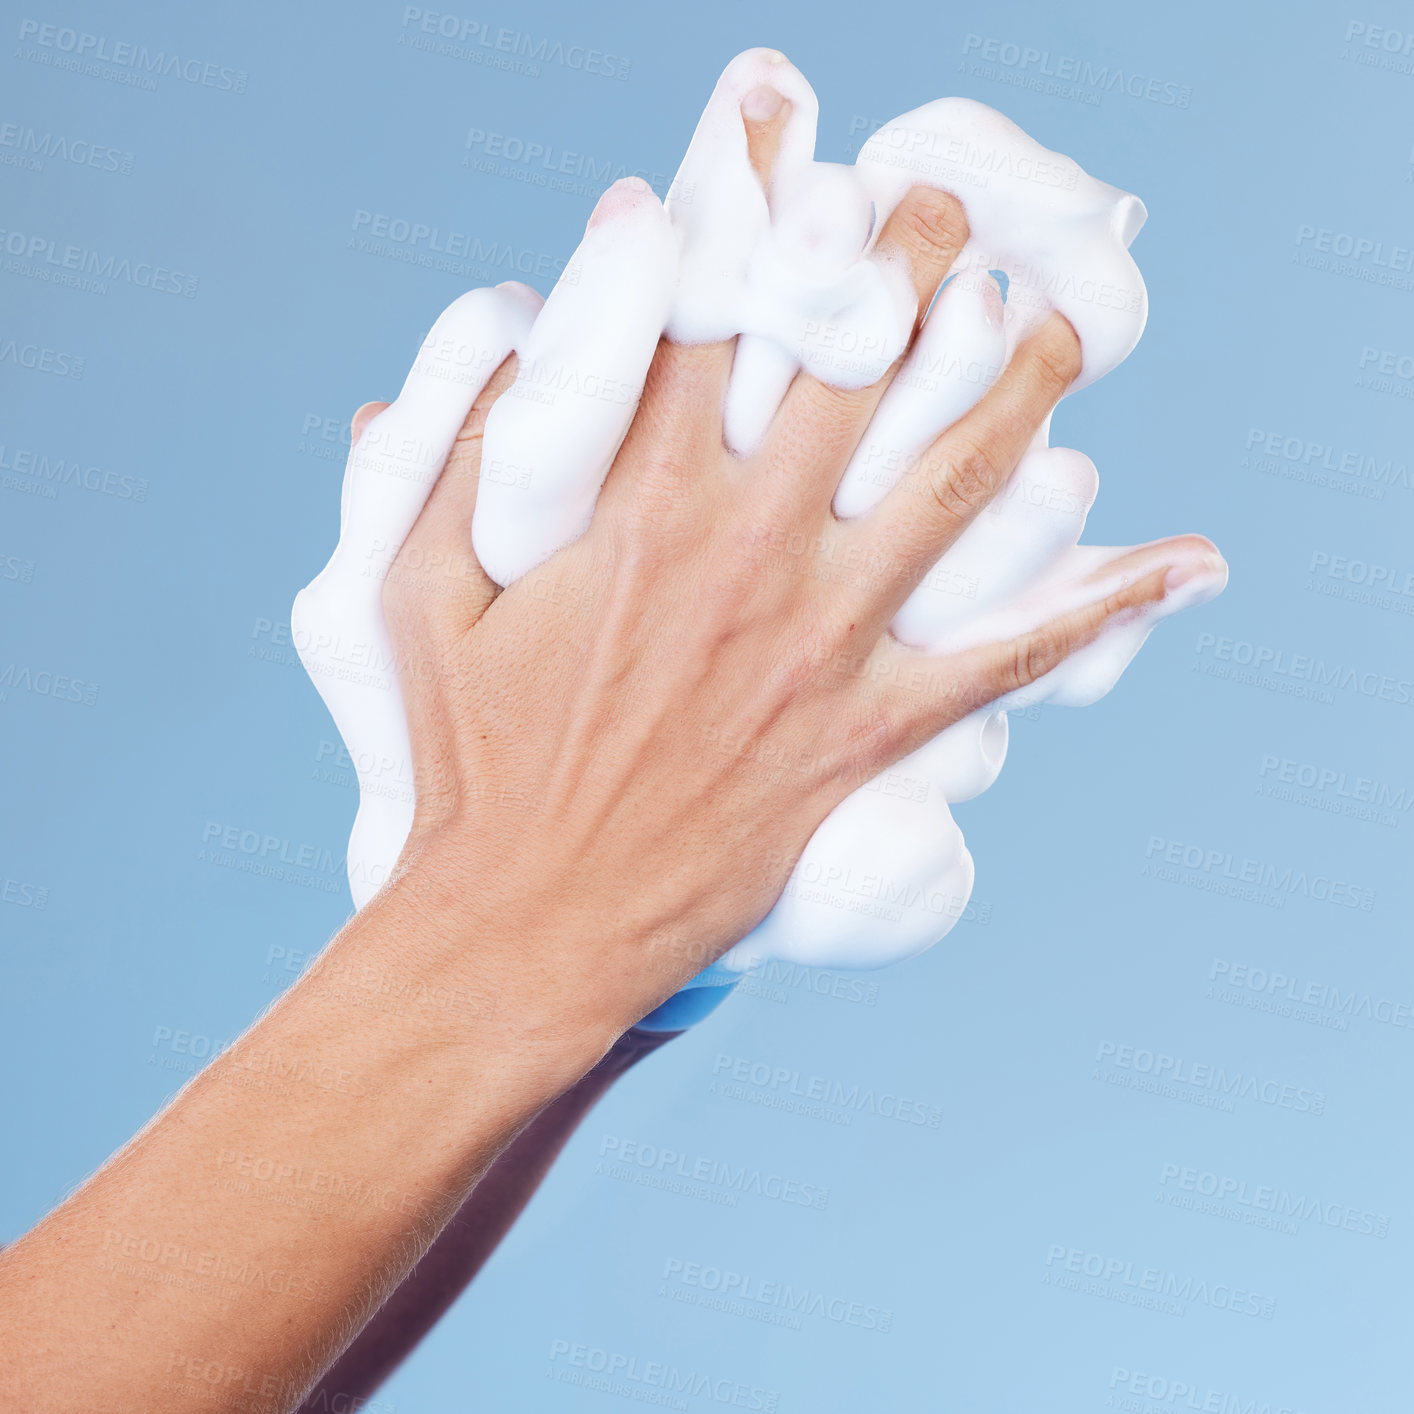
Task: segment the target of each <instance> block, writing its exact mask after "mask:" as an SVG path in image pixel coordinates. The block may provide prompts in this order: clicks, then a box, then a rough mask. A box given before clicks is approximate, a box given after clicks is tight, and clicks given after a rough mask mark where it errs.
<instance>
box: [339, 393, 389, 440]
mask: <svg viewBox="0 0 1414 1414" xmlns="http://www.w3.org/2000/svg"><path fill="white" fill-rule="evenodd" d="M388 407H392V404H391V403H364V405H363V406H362V407H361V408H359V410H358V411H357V412H356V413H354V415H353V417H352V418H350V419H349V444H350V445H351V446H352V445H354V444H356V443H357V442H358V439H359V438H360V437H362V436H363V430H364V428H365V427H367V426H368V424H369V423H370V422H372V421H373V419H374V418H375V417H377V416H378V414H379V413H380V412H382V411H383V409H384V408H388Z"/></svg>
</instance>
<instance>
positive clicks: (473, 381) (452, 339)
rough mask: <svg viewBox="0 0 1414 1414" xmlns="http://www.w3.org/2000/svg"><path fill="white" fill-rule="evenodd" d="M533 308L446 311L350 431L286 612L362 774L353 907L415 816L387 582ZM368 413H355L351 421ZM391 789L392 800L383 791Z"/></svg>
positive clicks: (513, 294) (462, 303)
mask: <svg viewBox="0 0 1414 1414" xmlns="http://www.w3.org/2000/svg"><path fill="white" fill-rule="evenodd" d="M538 302H539V297H538V296H537V295H535V294H534V292H533V291H531V290H528V289H527V288H526V287H525V286H519V285H506V286H502V287H500V288H498V289H494V290H493V289H484V290H473V291H471V292H470V293H468V294H465V295H463V296H461V298H460V299H458V300H456V301H454V302H453V304H451V305H450V306H449V307H448V308H447V309H446V310H444V311H443V313H442V315H441V316H440V317H439V318H438V320H437V322H436V324H434V325H433V327H432V330H431V332H430V333H429V334H428V336H427V338H426V339H424V340H423V343H422V346H421V348H420V349H419V351H418V356H417V359H416V361H415V363H414V364H413V367H412V369H411V371H410V372H409V373H408V377H407V380H406V382H405V383H404V384H403V388H402V391H401V392H400V393H399V394H398V398H397V401H396V402H395V403H393V404H392V405H391V406H388V407H384V408H383V409H382V410H381V411H379V412H377V413H376V414H373V415H372V416H370V417H367V418H366V419H364V420H363V421H362V422H361V425H360V426H359V427H358V429H357V435H356V437H355V439H354V442H353V446H352V448H351V450H350V453H349V460H348V466H347V469H346V470H345V473H344V481H343V488H342V491H341V493H340V512H339V542H338V544H337V545H336V546H335V549H334V553H333V555H332V556H331V557H330V559H329V563H328V564H327V565H326V566H325V567H324V569H323V570H321V571H320V573H319V574H318V575H317V576H316V577H315V579H314V580H313V581H312V582H311V583H310V584H309V585H307V586H306V587H305V588H304V589H302V590H301V591H300V593H299V595H298V597H297V598H296V600H295V604H294V608H293V610H292V613H291V632H292V636H293V637H294V640H295V644H296V647H297V648H298V650H299V654H300V659H301V661H302V662H303V663H304V666H305V668H306V670H307V671H308V672H309V674H310V677H311V678H312V679H313V681H314V683H315V686H316V687H317V688H318V690H319V694H320V696H321V697H322V698H323V699H324V702H325V704H326V705H327V706H328V708H329V712H330V715H331V716H332V717H333V719H334V724H335V726H337V728H338V730H339V734H340V735H341V736H342V737H343V739H344V743H345V745H346V746H347V747H348V750H349V755H350V757H351V758H352V760H353V761H354V763H355V767H356V769H357V771H358V777H359V789H360V803H359V812H358V818H357V821H356V823H355V827H354V835H353V837H352V838H351V840H350V843H349V885H350V888H351V890H352V892H353V897H354V903H355V906H357V907H362V906H363V904H364V903H366V902H367V900H368V898H369V897H371V895H372V893H373V892H374V890H375V889H376V888H377V887H378V886H379V885H381V883H382V882H383V881H384V880H385V879H386V878H387V875H388V871H389V869H391V867H392V864H393V862H394V860H395V859H396V858H397V856H398V852H399V851H400V850H401V848H402V845H403V841H404V840H405V839H406V838H407V833H408V829H409V827H410V825H411V822H412V814H413V800H412V794H411V792H410V791H406V790H404V789H403V788H402V783H403V782H405V781H406V780H408V779H409V778H410V776H411V771H412V767H411V760H412V751H411V746H410V743H409V738H408V729H407V721H406V718H405V715H404V710H403V700H402V698H403V694H402V692H401V690H400V682H399V676H398V671H397V668H398V663H397V655H396V653H395V650H394V647H393V643H392V639H391V637H390V634H389V631H388V624H387V619H386V615H385V613H384V608H383V604H382V597H381V596H382V591H383V588H384V584H383V581H384V578H385V576H386V574H387V571H388V568H389V566H390V565H391V564H392V562H393V560H394V557H395V556H396V554H397V552H398V550H399V549H400V548H401V546H402V543H403V540H404V538H405V537H406V535H407V532H408V530H409V529H410V528H411V527H412V524H413V522H414V521H415V520H416V519H417V516H418V513H419V512H420V511H421V509H422V506H423V503H424V502H425V500H426V498H427V495H428V492H429V491H430V490H431V487H432V483H433V481H434V480H435V478H436V476H437V474H438V473H439V471H440V470H441V467H442V464H443V463H444V461H445V460H446V458H447V456H448V454H449V452H450V451H451V449H452V446H453V444H454V442H455V440H456V435H457V432H458V429H460V427H461V426H462V424H463V423H464V422H465V420H466V414H467V411H468V409H469V408H470V406H471V404H472V402H473V401H474V400H475V398H476V395H477V394H478V393H479V392H480V391H481V388H482V387H483V385H484V384H485V383H486V381H487V379H489V378H490V376H491V375H492V373H494V371H495V370H496V367H497V366H498V365H499V364H500V363H501V362H502V361H503V360H504V359H505V358H506V356H507V354H508V353H509V352H510V351H511V349H512V348H514V347H515V345H516V344H517V343H518V342H519V341H520V340H521V339H522V338H523V337H524V335H525V332H526V330H527V329H528V327H529V325H530V321H531V319H532V318H533V314H534V305H536V304H538ZM369 412H370V408H369V407H364V408H361V409H360V410H359V416H362V415H363V414H366V413H369ZM387 763H391V766H390V767H389V770H388V773H387V775H380V773H381V772H383V771H384V767H385V764H387ZM390 780H392V781H394V782H396V783H398V787H399V788H398V790H397V792H396V793H393V794H390V793H389V789H388V787H389V782H390Z"/></svg>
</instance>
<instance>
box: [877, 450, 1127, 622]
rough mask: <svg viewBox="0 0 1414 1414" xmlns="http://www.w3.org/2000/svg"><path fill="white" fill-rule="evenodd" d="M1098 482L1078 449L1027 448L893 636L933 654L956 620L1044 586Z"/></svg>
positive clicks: (1073, 541) (1077, 530) (911, 601)
mask: <svg viewBox="0 0 1414 1414" xmlns="http://www.w3.org/2000/svg"><path fill="white" fill-rule="evenodd" d="M1099 481H1100V479H1099V475H1098V473H1097V472H1096V470H1095V464H1094V462H1092V461H1091V460H1090V458H1089V457H1087V456H1086V455H1085V454H1084V453H1083V452H1077V451H1074V450H1073V449H1071V448H1069V447H1044V446H1036V445H1034V444H1033V445H1032V446H1031V447H1028V448H1027V450H1026V453H1025V455H1024V456H1023V457H1022V458H1021V460H1020V462H1018V463H1017V467H1016V470H1015V471H1014V472H1012V474H1011V476H1010V477H1009V478H1008V479H1007V482H1006V484H1005V485H1004V486H1003V487H1002V489H1001V490H1000V491H999V492H998V493H997V495H996V496H995V497H994V498H993V500H992V502H991V504H990V505H989V506H988V507H987V509H986V510H985V511H984V512H983V513H982V514H981V515H979V516H978V517H977V518H976V519H975V520H974V521H973V522H972V523H971V525H969V526H968V527H967V529H966V530H964V531H963V532H962V534H961V535H960V536H958V538H957V540H956V542H955V543H954V544H953V545H952V546H951V547H950V548H949V549H948V551H947V553H946V554H945V555H943V557H942V558H941V559H940V560H939V561H938V562H937V563H936V564H935V565H934V566H933V567H932V568H931V569H930V570H929V571H928V573H927V574H926V575H925V576H924V577H923V580H922V582H921V583H920V584H919V585H918V587H917V588H916V589H915V590H914V591H913V593H912V594H910V595H909V596H908V598H907V599H906V600H905V601H904V603H903V604H902V606H901V607H900V608H899V611H898V613H896V614H895V615H894V616H893V619H892V620H891V621H890V623H889V628H890V631H891V632H892V633H893V634H894V636H895V637H896V638H900V639H902V640H903V642H905V643H908V644H912V645H913V646H914V647H915V648H922V649H925V650H927V649H931V648H932V647H933V645H934V644H935V643H938V642H941V641H943V640H944V639H945V638H946V636H947V635H948V634H949V633H950V632H952V631H953V629H954V628H955V627H956V626H957V625H958V624H959V623H962V622H963V621H965V620H966V619H969V618H975V617H976V616H977V615H978V614H979V613H983V612H986V611H988V610H990V609H992V608H994V607H995V606H996V605H998V604H1002V603H1005V602H1007V601H1008V600H1010V599H1014V598H1015V597H1016V596H1018V595H1020V594H1024V593H1026V592H1027V590H1028V588H1029V587H1030V586H1031V585H1034V584H1038V583H1040V582H1042V581H1043V580H1044V579H1046V578H1047V577H1048V575H1049V574H1050V572H1051V570H1052V569H1053V567H1055V566H1056V565H1057V563H1058V562H1059V561H1060V559H1061V557H1062V556H1064V555H1065V554H1066V553H1067V552H1068V551H1070V550H1072V549H1073V548H1074V547H1075V546H1076V545H1077V544H1078V543H1079V541H1080V536H1081V533H1082V532H1083V531H1084V529H1085V518H1086V516H1087V514H1088V513H1089V510H1090V507H1091V505H1093V504H1094V501H1095V496H1096V493H1097V492H1098V490H1099Z"/></svg>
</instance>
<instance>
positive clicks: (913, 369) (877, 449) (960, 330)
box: [834, 270, 1006, 520]
mask: <svg viewBox="0 0 1414 1414" xmlns="http://www.w3.org/2000/svg"><path fill="white" fill-rule="evenodd" d="M1005 364H1006V329H1005V309H1004V306H1003V303H1002V293H1001V290H1000V288H999V287H998V285H997V282H996V280H994V279H993V278H992V276H991V274H990V273H989V272H988V271H985V270H969V271H964V272H962V273H960V274H959V275H957V276H956V277H955V278H953V279H951V280H949V281H948V283H947V286H946V288H944V289H943V290H941V291H940V292H939V293H938V296H937V298H936V299H935V300H934V301H933V305H932V308H931V309H930V310H929V311H928V317H927V319H925V320H924V321H923V327H922V328H921V329H920V330H919V332H918V337H917V338H916V339H915V340H914V341H913V347H912V348H911V349H910V350H909V351H908V357H907V358H906V359H905V360H904V362H903V366H902V367H901V368H900V369H899V371H898V373H897V374H896V375H895V376H894V377H893V379H892V380H891V381H890V383H889V388H888V392H886V393H885V394H884V397H883V400H882V401H881V402H880V404H879V406H878V408H877V409H876V411H875V413H874V415H873V417H871V418H870V419H869V426H868V427H867V428H866V429H865V432H864V436H863V439H862V440H861V441H860V443H859V445H858V446H857V447H856V448H855V450H854V454H853V455H852V456H851V457H850V460H849V465H848V466H847V467H846V468H845V471H844V475H843V476H842V477H841V478H840V484H839V485H838V486H837V487H836V488H835V497H834V512H835V515H836V516H838V517H839V518H840V519H841V520H848V519H852V518H853V517H856V516H862V515H864V514H865V513H866V512H868V511H872V510H873V509H874V507H875V506H877V505H878V504H879V502H880V501H882V500H883V499H884V497H885V496H886V495H887V494H888V493H889V492H890V491H891V490H892V489H893V488H894V487H895V486H896V485H898V482H899V478H900V477H902V476H903V474H904V473H905V472H906V471H907V470H908V469H909V467H911V466H914V465H916V464H917V462H918V459H919V457H921V456H922V455H923V454H924V453H925V452H926V451H927V450H928V448H929V447H930V446H932V444H933V443H934V442H935V441H936V440H937V438H938V437H940V436H941V435H942V434H943V433H944V432H946V431H947V429H948V428H949V427H951V426H952V425H953V423H955V422H956V421H957V420H958V418H960V417H961V416H962V415H963V414H964V413H966V412H970V411H971V409H972V408H973V407H975V406H976V404H977V403H978V402H979V401H980V400H981V398H982V397H983V395H984V394H985V393H986V391H987V389H988V388H990V387H991V386H992V384H993V383H995V382H996V380H997V377H998V375H999V374H1000V373H1001V371H1002V368H1003V366H1004V365H1005Z"/></svg>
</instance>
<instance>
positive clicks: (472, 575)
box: [383, 354, 516, 638]
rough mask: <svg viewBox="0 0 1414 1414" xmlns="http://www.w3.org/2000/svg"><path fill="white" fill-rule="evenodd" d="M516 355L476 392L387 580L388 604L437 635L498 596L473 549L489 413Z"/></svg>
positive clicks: (452, 631)
mask: <svg viewBox="0 0 1414 1414" xmlns="http://www.w3.org/2000/svg"><path fill="white" fill-rule="evenodd" d="M515 370H516V356H515V354H512V355H511V356H510V357H509V358H507V359H506V360H505V361H504V362H503V363H502V364H501V366H500V367H499V368H498V369H497V370H496V372H495V373H494V374H493V375H492V377H491V381H490V382H489V383H487V385H486V386H485V387H484V388H483V389H482V390H481V392H480V393H479V394H477V397H476V401H475V402H474V403H472V405H471V409H470V411H468V413H467V415H466V420H465V421H464V422H463V423H462V425H461V430H460V431H459V432H458V433H457V437H456V441H455V442H453V444H452V450H451V451H450V452H449V453H448V454H447V460H446V463H445V464H444V465H443V467H442V474H441V475H440V476H439V477H438V478H437V483H436V485H435V486H433V488H432V493H431V495H429V496H428V498H427V504H426V505H424V506H423V508H422V513H421V514H420V515H419V516H418V518H417V520H416V522H414V524H413V527H412V529H411V530H410V531H409V532H408V534H407V538H406V539H405V540H404V541H403V543H402V548H401V549H400V550H399V551H398V554H397V558H396V559H395V560H394V561H393V564H392V566H391V568H390V569H389V570H388V577H387V579H386V580H385V581H384V588H383V602H384V604H385V605H386V604H389V603H390V600H391V598H392V596H394V595H398V596H400V597H401V598H405V599H407V600H408V601H410V602H409V603H408V604H406V605H404V606H403V609H404V611H406V610H408V609H415V611H416V612H417V613H418V614H419V615H420V616H421V617H423V618H424V619H426V620H428V621H429V623H431V624H433V625H435V626H436V628H437V630H438V636H439V638H441V637H443V636H444V635H456V634H460V633H464V632H465V631H466V630H468V629H469V628H470V627H471V626H472V624H474V623H475V622H476V621H477V619H479V618H480V617H481V615H482V614H484V613H485V612H486V609H487V608H488V606H489V605H490V603H491V601H492V600H493V599H494V598H495V597H496V594H497V588H496V585H495V583H494V582H493V581H492V579H491V578H490V576H489V575H487V573H486V571H485V570H483V569H482V567H481V565H480V563H479V562H478V561H477V558H476V555H475V553H474V552H473V551H472V548H471V521H472V515H473V513H474V512H475V509H476V494H477V486H478V482H479V479H480V470H481V446H482V440H483V437H484V434H485V429H486V418H487V415H488V414H489V413H490V411H491V408H492V407H493V406H494V405H495V402H496V399H497V398H499V397H500V396H501V394H502V393H504V392H505V391H506V390H507V389H508V388H509V387H510V386H511V384H512V383H513V382H514V381H515Z"/></svg>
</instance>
